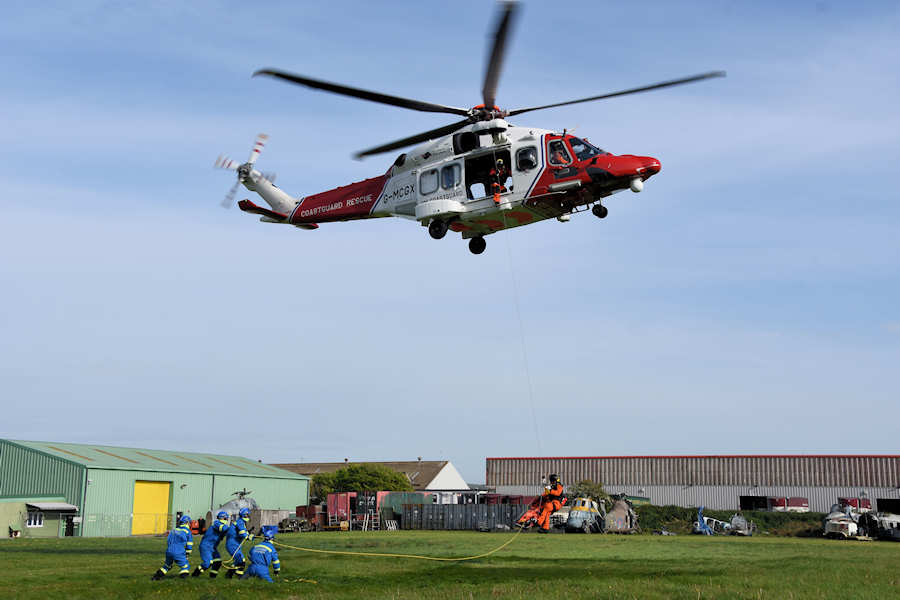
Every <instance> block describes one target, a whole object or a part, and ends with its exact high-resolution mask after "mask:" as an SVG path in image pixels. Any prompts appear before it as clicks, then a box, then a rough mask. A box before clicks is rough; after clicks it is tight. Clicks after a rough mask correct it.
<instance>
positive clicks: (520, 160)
mask: <svg viewBox="0 0 900 600" xmlns="http://www.w3.org/2000/svg"><path fill="white" fill-rule="evenodd" d="M537 166H538V156H537V148H535V147H534V146H529V147H527V148H522V149H521V150H519V151H518V152H516V168H517V169H519V170H520V171H530V170H532V169H534V168H536V167H537Z"/></svg>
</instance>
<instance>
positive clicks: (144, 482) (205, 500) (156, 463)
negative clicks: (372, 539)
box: [0, 439, 309, 537]
mask: <svg viewBox="0 0 900 600" xmlns="http://www.w3.org/2000/svg"><path fill="white" fill-rule="evenodd" d="M240 490H248V491H250V492H252V494H251V497H252V498H253V499H254V500H256V502H257V504H258V505H259V507H260V508H261V509H264V510H289V511H291V512H293V511H294V510H295V508H296V507H297V506H305V505H306V504H308V502H309V478H308V477H305V476H303V475H297V474H296V473H291V472H290V471H286V470H284V469H279V468H277V467H273V466H271V465H265V464H262V463H260V462H258V461H254V460H250V459H247V458H241V457H237V456H223V455H218V454H197V453H188V452H175V451H165V450H145V449H138V448H121V447H115V446H97V445H92V444H63V443H56V442H24V441H18V440H2V439H0V528H2V529H0V532H3V534H5V533H6V532H7V531H8V532H9V534H10V535H23V536H27V537H48V536H49V537H55V536H57V535H59V536H62V535H80V536H93V537H96V536H124V535H139V534H151V533H162V532H164V531H166V530H168V529H169V528H170V527H171V526H172V523H173V522H174V519H175V515H177V514H178V513H182V514H189V515H191V516H192V517H193V518H194V519H197V518H203V517H205V516H206V513H207V511H212V510H215V509H218V508H219V507H220V506H222V505H223V504H225V503H226V502H228V501H229V500H233V499H234V498H235V492H237V491H240ZM4 526H5V527H4Z"/></svg>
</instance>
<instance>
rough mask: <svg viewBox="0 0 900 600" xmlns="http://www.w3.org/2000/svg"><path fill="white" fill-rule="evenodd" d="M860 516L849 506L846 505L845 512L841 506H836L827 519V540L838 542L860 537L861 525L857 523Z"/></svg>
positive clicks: (825, 530) (825, 522)
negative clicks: (836, 540)
mask: <svg viewBox="0 0 900 600" xmlns="http://www.w3.org/2000/svg"><path fill="white" fill-rule="evenodd" d="M858 514H859V513H855V514H854V512H853V510H852V509H851V506H850V505H849V504H848V505H844V508H843V510H842V509H841V505H840V504H835V505H834V506H832V507H831V512H829V513H828V515H827V516H826V517H825V521H824V523H823V529H824V532H823V534H824V535H825V537H827V538H832V539H838V540H847V539H850V538H855V537H856V536H858V535H859V525H857V523H856V521H857V518H858V517H857V515H858Z"/></svg>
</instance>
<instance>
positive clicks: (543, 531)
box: [538, 529, 550, 533]
mask: <svg viewBox="0 0 900 600" xmlns="http://www.w3.org/2000/svg"><path fill="white" fill-rule="evenodd" d="M538 533H550V530H549V529H538Z"/></svg>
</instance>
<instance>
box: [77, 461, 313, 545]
mask: <svg viewBox="0 0 900 600" xmlns="http://www.w3.org/2000/svg"><path fill="white" fill-rule="evenodd" d="M87 476H88V480H89V482H90V483H89V484H88V487H87V498H86V500H85V506H86V512H85V514H84V524H83V526H82V530H83V532H84V533H83V535H86V536H123V535H130V534H131V517H132V515H131V512H132V507H133V503H134V482H135V481H170V482H172V499H171V509H170V512H171V514H172V515H173V517H174V515H175V513H178V512H182V513H186V514H189V515H191V517H193V518H195V519H198V518H205V517H206V512H207V511H209V510H213V509H215V508H218V507H220V506H222V505H223V504H225V503H226V502H228V501H229V500H233V499H234V498H235V496H234V492H236V491H238V490H242V489H244V488H246V489H247V490H248V491H251V492H253V493H252V494H251V496H252V497H253V499H254V500H256V502H257V503H258V504H259V506H260V507H261V508H264V509H267V510H278V509H281V510H289V511H290V512H291V513H292V514H293V512H294V510H295V509H296V507H297V506H299V505H305V504H308V500H309V498H308V491H307V481H306V480H305V479H265V478H258V477H234V476H230V475H201V474H191V473H164V472H153V471H119V470H111V469H88V474H87Z"/></svg>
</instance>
